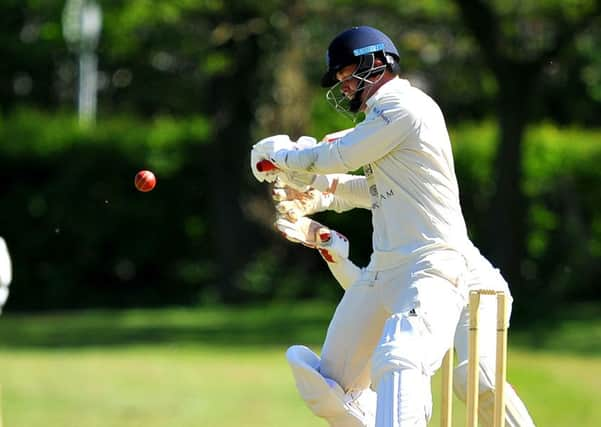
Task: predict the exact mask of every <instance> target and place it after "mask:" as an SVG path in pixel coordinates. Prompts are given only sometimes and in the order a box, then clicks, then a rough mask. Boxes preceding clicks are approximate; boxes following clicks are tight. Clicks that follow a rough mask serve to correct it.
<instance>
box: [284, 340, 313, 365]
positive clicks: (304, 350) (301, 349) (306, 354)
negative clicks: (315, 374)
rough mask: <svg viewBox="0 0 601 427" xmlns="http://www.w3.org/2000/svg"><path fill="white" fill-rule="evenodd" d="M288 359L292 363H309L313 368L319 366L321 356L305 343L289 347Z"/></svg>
mask: <svg viewBox="0 0 601 427" xmlns="http://www.w3.org/2000/svg"><path fill="white" fill-rule="evenodd" d="M286 359H287V360H288V363H290V364H291V365H307V366H310V367H312V368H313V369H318V368H319V362H320V359H319V356H318V355H316V354H315V353H313V351H311V349H309V348H308V347H306V346H304V345H293V346H292V347H290V348H288V350H286Z"/></svg>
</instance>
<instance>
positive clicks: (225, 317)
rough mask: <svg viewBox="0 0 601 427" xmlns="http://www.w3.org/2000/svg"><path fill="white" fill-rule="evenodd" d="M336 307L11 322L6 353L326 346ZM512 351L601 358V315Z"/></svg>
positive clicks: (558, 321)
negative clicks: (12, 350) (17, 350)
mask: <svg viewBox="0 0 601 427" xmlns="http://www.w3.org/2000/svg"><path fill="white" fill-rule="evenodd" d="M333 313H334V307H333V306H332V305H330V304H325V303H311V302H303V303H287V304H282V305H271V306H260V307H243V308H231V307H210V308H207V307H199V308H166V309H157V310H148V309H144V310H121V311H119V310H114V311H75V312H61V313H50V314H30V315H26V314H7V315H4V316H2V317H0V349H1V348H22V349H27V348H41V347H44V348H56V349H61V348H86V347H110V346H115V347H127V346H138V345H182V344H185V345H198V346H224V347H229V346H231V347H238V348H239V347H241V346H248V347H256V346H268V345H274V346H275V345H277V346H283V345H290V344H296V343H302V344H306V345H311V346H317V345H321V344H322V342H323V339H324V337H325V332H326V328H327V325H328V322H329V320H330V318H331V316H332V314H333ZM509 338H510V345H511V346H515V347H519V348H524V349H528V350H534V351H537V350H540V351H552V352H554V353H568V354H580V355H587V356H597V357H598V356H599V355H600V354H601V307H596V306H591V305H585V306H573V307H571V308H570V309H566V310H564V311H562V312H559V313H557V312H555V313H554V314H553V316H549V317H548V318H545V319H539V320H532V319H531V320H530V321H528V322H527V323H519V324H516V325H515V326H512V328H511V330H510V335H509Z"/></svg>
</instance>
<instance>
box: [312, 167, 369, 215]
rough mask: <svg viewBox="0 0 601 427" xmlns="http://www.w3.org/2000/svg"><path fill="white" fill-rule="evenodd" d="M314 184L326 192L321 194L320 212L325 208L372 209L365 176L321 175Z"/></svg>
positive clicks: (340, 209) (341, 209)
mask: <svg viewBox="0 0 601 427" xmlns="http://www.w3.org/2000/svg"><path fill="white" fill-rule="evenodd" d="M313 186H314V187H315V188H316V189H317V190H319V191H322V192H323V193H324V194H322V196H321V200H320V203H319V210H318V212H319V211H323V210H333V211H336V212H344V211H348V210H351V209H353V208H363V209H370V207H371V202H370V198H369V190H368V186H367V180H366V178H365V177H364V176H361V175H348V174H329V175H319V176H318V177H317V179H316V180H315V182H314V185H313Z"/></svg>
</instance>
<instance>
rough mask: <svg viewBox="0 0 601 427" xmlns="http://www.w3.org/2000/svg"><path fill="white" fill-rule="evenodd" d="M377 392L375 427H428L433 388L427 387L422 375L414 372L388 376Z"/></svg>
mask: <svg viewBox="0 0 601 427" xmlns="http://www.w3.org/2000/svg"><path fill="white" fill-rule="evenodd" d="M426 378H427V377H426ZM424 388H425V389H427V390H424ZM376 391H377V395H378V405H377V409H376V427H405V426H411V427H426V425H427V424H428V420H429V418H430V415H431V413H432V409H431V408H432V400H431V395H430V386H429V384H427V385H426V386H425V387H424V375H423V374H422V373H421V372H419V371H417V370H415V369H401V370H398V371H391V372H388V373H387V374H385V375H383V376H382V378H381V379H380V381H379V383H378V388H377V390H376ZM428 396H430V397H429V398H428Z"/></svg>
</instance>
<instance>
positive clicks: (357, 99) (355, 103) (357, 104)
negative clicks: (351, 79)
mask: <svg viewBox="0 0 601 427" xmlns="http://www.w3.org/2000/svg"><path fill="white" fill-rule="evenodd" d="M364 90H365V88H364V87H362V88H361V89H359V90H357V91H355V95H353V98H352V99H351V102H350V103H349V111H350V112H351V113H358V112H359V110H360V109H361V105H363V101H362V100H361V94H362V93H363V91H364Z"/></svg>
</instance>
